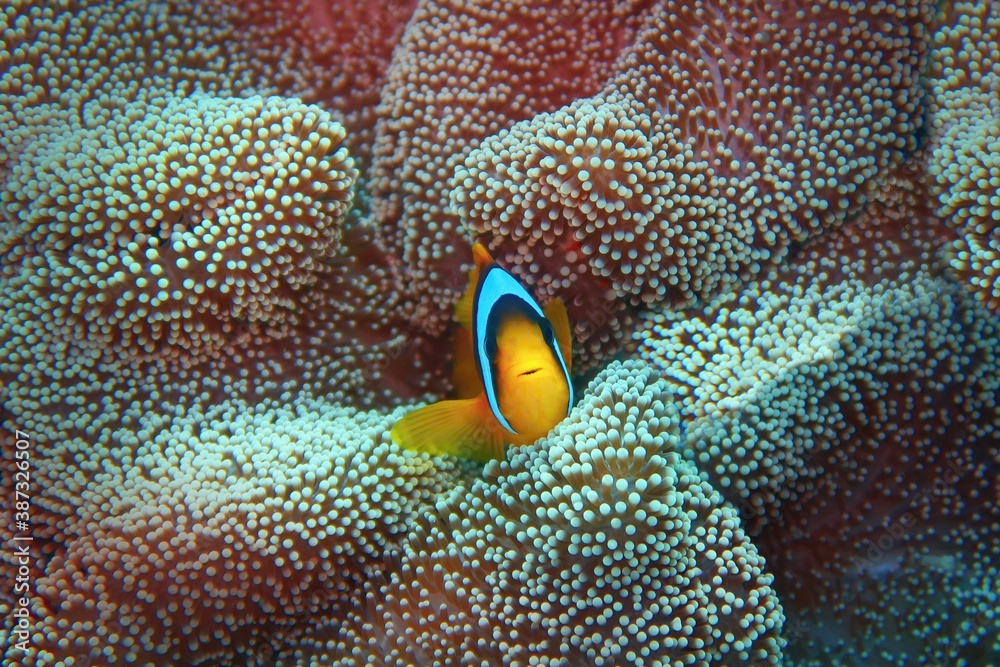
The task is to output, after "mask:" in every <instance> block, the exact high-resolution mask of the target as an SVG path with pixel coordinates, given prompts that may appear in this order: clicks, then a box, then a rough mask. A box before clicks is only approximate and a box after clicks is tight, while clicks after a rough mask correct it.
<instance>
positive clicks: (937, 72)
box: [926, 2, 1000, 312]
mask: <svg viewBox="0 0 1000 667" xmlns="http://www.w3.org/2000/svg"><path fill="white" fill-rule="evenodd" d="M940 22H941V27H940V28H939V29H938V30H937V32H936V33H935V35H934V47H933V49H932V51H931V56H930V58H929V61H930V62H929V70H930V71H929V73H928V78H929V80H930V81H929V83H928V88H929V96H928V101H929V104H928V116H929V119H930V120H929V126H930V127H929V135H930V136H929V141H928V146H927V150H926V155H927V167H926V169H927V173H928V175H929V176H930V179H929V180H930V183H931V186H932V187H931V194H932V195H933V196H934V197H935V199H936V202H935V204H936V206H937V213H938V215H940V216H941V217H942V218H943V219H944V221H945V222H946V223H947V224H948V225H950V226H951V227H953V228H955V229H956V231H957V232H958V238H957V239H956V240H955V241H954V242H953V244H952V247H951V265H952V267H953V268H954V269H955V270H956V271H957V272H958V273H959V274H960V275H961V276H962V277H963V278H964V279H965V280H966V281H967V283H968V285H969V287H970V289H972V290H973V291H974V292H975V293H976V295H977V297H978V298H979V299H980V300H981V301H982V302H983V303H984V304H985V305H986V307H987V308H990V309H991V310H993V311H994V312H1000V214H998V213H997V210H998V206H1000V160H998V158H997V155H998V153H1000V53H998V50H997V44H998V42H1000V3H998V2H953V3H948V4H947V7H946V9H945V10H944V15H943V16H942V18H941V20H940Z"/></svg>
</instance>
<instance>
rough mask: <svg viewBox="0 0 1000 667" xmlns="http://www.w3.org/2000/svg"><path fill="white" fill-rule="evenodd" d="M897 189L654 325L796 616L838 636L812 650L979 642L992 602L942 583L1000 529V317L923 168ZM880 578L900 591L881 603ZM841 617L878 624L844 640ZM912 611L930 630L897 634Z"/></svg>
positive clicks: (976, 577) (864, 654)
mask: <svg viewBox="0 0 1000 667" xmlns="http://www.w3.org/2000/svg"><path fill="white" fill-rule="evenodd" d="M878 192H879V194H878V199H876V200H875V201H873V202H872V203H870V204H869V205H868V206H867V207H866V209H865V210H863V211H862V214H861V215H860V216H858V217H857V218H856V219H854V220H852V221H851V223H849V224H848V225H847V226H845V227H844V228H843V229H842V230H840V231H838V232H834V233H830V234H827V235H826V236H824V237H822V238H821V239H818V240H816V241H814V242H811V243H808V244H805V245H804V246H803V247H801V248H798V249H796V250H795V251H794V252H793V254H791V255H790V256H789V258H788V259H787V261H786V263H785V264H784V266H783V267H782V268H781V269H776V270H773V271H771V272H770V273H769V274H768V275H766V276H764V277H762V278H760V279H758V280H756V281H753V282H751V283H749V284H748V285H747V286H746V287H745V288H743V289H742V290H740V291H739V292H737V293H734V294H732V295H729V296H725V297H720V298H719V299H717V300H715V301H713V302H712V303H711V304H709V305H708V306H706V307H705V308H704V309H700V310H691V311H678V312H665V313H661V314H657V315H653V316H650V317H648V319H647V320H646V322H645V324H644V326H643V327H642V328H641V329H640V332H639V333H637V342H638V347H637V352H638V354H639V356H640V357H643V358H647V359H649V360H651V361H652V362H653V363H654V364H655V365H656V366H657V367H658V368H660V369H661V370H662V371H663V372H664V373H665V375H666V377H667V378H668V381H669V382H670V384H671V386H672V388H673V389H674V391H675V392H676V394H677V395H678V397H679V398H678V406H679V409H680V414H681V420H682V423H684V424H685V434H686V437H685V440H684V447H685V450H686V452H687V456H688V457H689V458H690V459H691V460H693V461H695V462H696V464H697V465H698V466H699V468H700V469H702V470H704V471H705V472H706V473H707V474H708V478H709V480H710V481H712V482H713V484H715V485H716V486H717V488H719V489H720V490H722V492H723V494H724V495H725V496H726V497H727V499H728V500H730V501H731V502H733V503H734V504H736V505H737V506H738V507H740V509H741V516H742V518H743V519H744V521H745V523H746V525H747V530H748V532H749V533H750V534H751V535H752V536H754V538H755V544H756V545H757V546H758V547H759V548H760V549H761V551H762V553H763V554H764V555H765V557H766V558H767V559H768V562H769V564H771V566H772V567H773V568H774V571H775V572H776V583H775V589H776V590H777V591H778V593H779V595H780V596H781V599H782V601H783V603H785V604H786V605H787V609H786V611H787V612H788V613H789V614H790V618H792V619H794V621H793V623H792V624H791V625H792V626H793V627H801V626H804V625H809V624H811V627H813V628H814V629H815V632H816V633H817V634H819V635H820V636H821V637H824V638H825V639H822V640H821V639H817V638H814V639H812V641H811V642H809V643H808V644H807V643H806V642H805V641H802V644H803V645H802V646H799V647H798V649H795V648H790V650H789V653H790V654H791V655H792V656H794V657H796V658H797V659H802V657H803V655H804V653H803V651H804V650H805V649H806V647H807V646H808V647H810V648H811V649H813V650H814V651H815V650H816V647H817V646H818V647H822V648H821V650H820V651H819V653H820V654H821V655H825V658H824V660H834V658H835V657H837V656H840V657H837V659H838V660H843V662H840V663H838V664H865V663H866V661H867V660H870V659H872V657H873V656H875V655H879V654H880V651H884V650H887V649H888V647H892V649H893V650H894V651H896V652H898V653H899V654H901V655H909V656H910V657H911V659H915V660H917V659H919V660H923V661H926V660H929V659H931V658H935V659H938V658H941V657H942V656H945V657H946V658H947V656H952V657H955V656H960V655H961V656H964V655H970V653H968V651H972V653H971V654H974V652H975V650H977V649H976V648H975V647H974V646H973V645H974V644H975V643H976V642H977V641H978V640H976V639H971V638H968V637H966V636H965V635H964V634H963V632H962V631H961V629H960V628H961V623H962V619H964V618H971V617H972V616H975V612H971V613H970V611H969V610H965V611H964V612H962V613H959V610H960V605H950V604H936V603H931V601H933V600H934V599H935V597H944V598H947V599H951V600H960V599H963V598H964V597H965V596H974V595H975V590H976V587H977V586H980V585H986V584H985V582H986V581H988V580H989V577H990V576H991V575H990V574H989V573H990V569H991V568H990V567H989V566H988V564H987V562H988V561H987V560H985V557H986V555H987V554H989V553H990V552H991V551H992V550H993V549H995V548H996V547H997V546H1000V542H998V538H1000V534H998V533H997V532H996V530H995V525H997V524H996V521H997V518H998V516H997V510H996V507H997V505H996V502H995V500H994V498H995V495H996V489H995V488H994V487H995V484H994V482H993V481H990V480H994V481H995V479H996V475H997V472H998V468H997V459H996V456H997V449H996V447H997V436H998V433H1000V403H998V401H997V390H998V388H1000V326H998V325H997V323H996V322H995V321H993V320H991V318H990V317H989V315H988V314H987V313H985V312H982V310H981V309H979V308H977V307H976V306H975V304H972V303H970V302H969V300H967V299H964V298H963V295H962V293H961V292H960V291H959V290H958V288H957V287H956V286H955V285H954V284H952V283H949V282H948V281H947V280H945V279H944V278H943V277H942V276H941V275H940V273H941V272H940V267H939V266H938V265H937V263H936V259H935V257H936V254H935V253H936V249H937V246H938V245H939V244H940V243H942V240H941V239H940V238H939V237H938V230H937V229H936V228H935V222H936V221H935V220H934V219H933V218H932V217H931V216H930V215H929V213H928V212H927V211H926V209H925V208H923V206H922V203H923V201H924V198H925V194H924V193H923V192H922V190H921V189H920V188H919V186H916V185H915V184H914V183H913V182H912V181H911V180H910V179H908V178H907V177H906V175H905V174H900V175H898V176H897V178H895V179H894V180H890V181H889V182H887V183H883V184H882V188H881V189H880V190H879V191H878ZM887 213H889V214H888V215H887ZM886 538H887V539H888V544H886V543H885V539H886ZM875 544H881V545H882V546H881V547H878V548H875V549H874V552H875V554H876V555H875V556H872V555H871V554H872V553H873V547H872V545H875ZM967 545H974V546H971V547H970V546H967ZM979 545H983V546H982V548H980V547H979ZM942 559H944V560H942ZM952 571H954V572H966V573H967V574H968V576H969V579H968V580H964V579H963V578H962V577H961V576H957V575H956V576H952V574H951V572H952ZM887 573H888V574H887ZM977 581H978V582H981V583H980V584H976V583H975V582H977ZM922 585H925V586H926V587H925V588H924V589H921V586H922ZM879 589H884V590H885V591H893V594H892V595H891V596H889V597H890V598H891V599H896V600H899V603H898V604H896V605H894V606H892V607H884V606H881V605H879V604H878V603H876V602H875V601H876V600H877V599H878V598H877V593H876V591H878V590H879ZM918 591H920V593H919V594H917V592H918ZM904 593H905V595H904ZM887 595H888V593H887ZM800 612H801V614H802V616H799V613H800ZM806 619H809V620H808V621H807V620H806ZM948 619H950V620H948ZM796 624H798V625H796ZM839 626H850V627H853V628H854V630H853V632H854V633H855V635H856V636H857V635H860V637H859V639H858V642H857V643H854V642H849V643H846V644H845V646H846V648H845V647H843V646H842V647H840V648H837V644H838V641H837V640H836V637H837V635H838V633H839V631H837V630H836V628H838V627H839ZM942 626H943V627H944V628H946V629H945V630H944V631H943V632H942V631H941V630H940V628H941V627H942ZM902 628H921V629H920V630H919V631H918V630H916V629H907V630H906V631H905V634H906V635H907V636H909V635H910V634H915V635H916V636H915V637H914V638H913V640H912V641H911V642H908V645H907V646H905V647H899V646H895V645H894V638H895V634H894V632H895V631H896V630H897V629H898V631H899V632H903V630H902ZM931 628H938V630H933V631H932V630H931ZM997 630H998V628H996V627H994V628H992V630H990V632H992V633H994V636H996V635H995V633H996V632H997ZM796 634H797V638H798V639H801V638H802V636H803V635H804V634H805V631H799V632H797V633H796ZM983 634H984V635H985V634H988V633H987V630H986V629H985V628H984V629H983ZM789 641H790V643H792V644H794V643H795V642H794V640H793V639H792V637H789ZM824 644H828V645H826V646H824ZM939 644H940V645H945V646H946V650H944V652H941V653H938V652H937V651H940V650H941V647H940V646H939ZM970 646H972V648H969V647H970ZM823 651H829V652H827V653H823ZM949 651H950V652H949ZM851 652H853V657H850V659H848V658H847V657H846V656H844V655H840V654H841V653H845V654H850V653H851ZM813 655H814V656H815V655H816V652H814V653H813Z"/></svg>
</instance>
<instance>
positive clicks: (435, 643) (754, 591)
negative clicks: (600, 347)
mask: <svg viewBox="0 0 1000 667" xmlns="http://www.w3.org/2000/svg"><path fill="white" fill-rule="evenodd" d="M670 400H671V399H670V395H669V393H668V391H667V386H666V384H665V383H664V382H663V381H662V380H658V379H656V377H655V374H654V373H652V372H651V371H650V369H649V368H647V367H646V366H645V365H644V364H640V363H636V362H626V363H625V364H618V363H614V364H612V365H611V366H610V367H608V368H607V369H605V370H604V371H602V372H601V373H600V374H599V375H598V377H597V378H596V379H595V380H594V381H593V382H592V383H591V384H590V386H589V388H588V389H587V392H586V396H585V398H584V399H583V401H582V402H581V403H580V405H578V406H577V407H576V408H575V409H574V411H573V413H572V414H571V415H570V417H569V418H568V419H567V420H566V421H565V422H563V423H562V424H561V425H560V426H559V427H557V428H556V429H555V430H553V432H552V433H551V434H550V435H549V436H548V437H547V438H544V439H542V440H540V441H539V442H537V443H535V444H534V445H530V446H525V447H520V448H516V449H515V450H514V451H513V454H512V455H511V456H510V457H509V458H508V460H507V461H504V462H494V463H492V464H490V465H489V466H488V467H487V468H486V470H485V471H484V479H482V480H479V481H477V482H475V483H474V484H472V486H471V487H470V488H468V489H466V488H458V489H456V490H455V491H454V492H453V493H451V494H450V495H449V496H447V497H446V498H444V499H442V500H440V501H439V502H438V503H437V505H436V508H435V509H436V512H434V513H432V514H430V515H428V516H426V517H425V518H424V519H423V520H422V521H421V522H420V523H419V524H418V525H417V527H416V528H415V529H414V531H413V533H412V534H411V535H410V537H409V539H407V540H406V542H405V543H404V544H403V547H402V551H401V553H400V554H399V555H398V557H395V558H394V559H393V562H394V564H395V567H394V568H393V569H392V570H391V571H390V572H389V573H388V575H387V577H386V579H385V580H384V581H381V580H379V579H375V580H372V581H373V582H375V583H369V584H368V586H367V588H366V590H367V599H368V604H367V606H366V607H365V608H364V609H363V610H361V611H352V612H351V613H350V616H349V620H348V623H347V624H346V626H345V627H344V628H342V629H341V630H340V632H339V634H338V633H334V635H333V636H332V637H324V636H323V635H320V636H318V637H312V638H311V641H307V642H306V643H305V644H304V646H303V648H301V649H300V653H301V654H302V656H301V657H302V658H304V657H305V656H307V655H308V654H309V653H310V649H312V653H313V655H312V656H311V664H337V665H396V664H399V665H402V664H411V665H412V664H440V665H460V664H462V665H465V664H473V663H475V664H491V665H499V664H508V663H514V662H516V663H520V662H527V661H529V660H530V661H540V662H543V663H545V664H549V663H552V664H556V663H558V664H562V663H565V662H568V663H569V664H574V665H612V664H633V665H647V664H648V665H653V664H657V665H659V664H670V665H682V664H684V665H687V664H696V665H707V664H716V663H720V662H724V661H727V660H732V659H736V660H738V661H739V662H740V664H777V663H778V661H779V660H780V657H781V645H782V642H781V640H780V639H779V634H778V633H779V632H780V628H781V622H782V614H781V608H780V606H779V605H778V603H777V600H776V599H775V597H774V595H773V593H772V591H771V588H770V580H771V576H770V575H769V574H766V573H765V572H764V571H763V565H764V563H763V561H762V560H761V559H760V557H759V556H758V555H757V553H756V551H755V550H754V548H753V547H752V545H750V543H749V542H748V541H747V540H746V537H745V536H744V534H743V531H742V530H741V529H740V526H739V519H738V518H737V516H736V514H735V512H734V511H733V510H732V509H731V508H728V507H726V506H724V505H722V504H720V501H721V497H720V496H719V494H718V493H717V492H716V491H714V490H713V489H712V488H711V487H710V486H709V485H708V484H706V483H705V482H703V481H701V480H700V479H699V477H698V473H697V470H695V469H694V468H693V467H692V466H691V465H690V464H687V463H685V462H684V461H683V460H681V458H680V457H679V455H678V453H677V451H676V445H677V440H678V431H677V414H676V412H675V411H674V410H673V408H672V407H671V404H670ZM602 628H604V629H602ZM612 628H613V629H612Z"/></svg>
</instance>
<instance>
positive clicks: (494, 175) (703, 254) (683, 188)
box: [452, 0, 933, 321]
mask: <svg viewBox="0 0 1000 667" xmlns="http://www.w3.org/2000/svg"><path fill="white" fill-rule="evenodd" d="M932 5H933V3H928V2H922V1H920V0H912V1H906V2H899V3H868V4H865V5H864V6H863V7H855V6H853V5H852V6H850V7H846V6H839V5H838V3H836V2H823V3H816V4H814V5H813V6H812V8H811V10H810V11H798V8H799V5H797V4H794V3H773V4H768V5H761V4H760V3H751V2H728V1H726V2H723V1H709V2H700V1H699V2H694V3H679V2H664V3H661V4H660V5H659V6H658V7H657V9H656V10H655V11H652V12H650V13H649V15H648V16H647V17H646V19H645V21H644V23H643V25H642V27H641V28H640V30H639V32H638V35H637V37H636V41H635V43H634V44H633V45H632V46H631V47H630V48H629V49H628V51H627V52H626V54H625V55H624V56H623V57H622V59H621V60H620V61H619V62H618V63H617V64H616V73H615V76H613V77H612V78H611V80H610V81H609V82H608V84H607V85H606V87H605V89H604V91H602V92H601V94H599V95H598V96H596V97H594V98H591V99H583V100H578V101H576V102H574V103H572V104H570V105H569V106H567V107H565V108H563V109H560V110H558V111H555V112H551V113H543V114H539V115H538V116H536V117H534V118H532V119H530V120H526V121H522V122H520V123H518V124H516V125H514V126H513V127H512V128H510V129H509V130H502V131H501V132H499V133H498V134H496V135H495V136H492V137H489V138H487V139H485V140H484V141H483V143H482V144H481V145H480V146H479V147H478V148H477V149H476V150H474V151H472V152H471V153H469V155H468V157H467V158H466V159H465V161H464V164H462V165H461V166H460V168H459V169H458V170H457V171H456V172H455V176H454V179H453V184H454V187H455V191H454V193H453V195H452V201H453V204H454V206H455V207H456V209H457V210H458V211H460V212H461V214H462V217H463V220H464V221H465V222H466V224H467V225H468V226H469V227H470V228H471V229H472V230H473V231H475V232H477V233H480V234H487V235H491V236H492V238H493V239H494V243H493V244H492V245H491V246H490V248H491V250H493V251H494V252H495V253H496V254H497V255H498V257H499V258H501V259H503V258H507V257H509V258H511V259H512V260H513V258H514V257H516V256H520V257H524V256H527V255H530V256H531V260H525V261H523V262H519V263H516V264H515V266H516V267H519V268H520V269H521V270H522V272H523V273H524V274H526V275H530V276H532V278H533V279H534V280H536V281H538V282H540V283H542V285H543V287H542V288H541V289H542V291H543V292H545V293H548V294H551V295H555V296H562V297H563V298H564V300H566V301H567V303H569V304H570V319H571V320H572V321H577V320H585V319H586V317H587V313H588V311H590V310H592V309H593V305H592V304H589V303H588V304H587V307H585V308H580V309H574V308H573V305H574V298H573V296H574V295H576V294H578V293H580V292H587V291H596V292H598V293H599V294H602V295H604V296H603V298H604V300H605V301H606V302H613V301H631V302H632V303H633V304H636V305H642V304H658V303H662V304H668V305H671V306H675V307H679V306H689V305H692V304H693V303H695V302H696V301H698V300H704V299H707V298H710V297H712V296H714V295H716V294H719V293H723V292H725V291H726V290H727V289H730V288H732V287H733V286H734V285H735V284H737V283H739V282H742V281H745V280H747V279H748V278H750V277H752V276H754V275H756V274H757V273H758V272H759V271H761V269H762V267H764V266H766V265H767V263H768V260H772V261H773V260H777V259H780V258H781V257H782V256H783V255H784V254H785V253H786V251H787V248H788V245H789V243H790V242H792V241H801V240H803V239H805V238H808V237H810V236H815V235H816V234H819V233H821V232H822V231H823V230H825V229H828V228H830V227H832V226H836V225H837V224H839V223H840V222H841V221H843V219H844V217H845V215H846V214H848V213H850V212H851V211H853V210H856V209H857V207H858V204H859V201H860V198H861V196H862V195H863V192H864V188H863V187H861V184H863V183H864V182H865V181H866V180H868V179H869V178H870V177H871V176H873V175H874V174H876V173H878V172H880V171H884V170H885V169H886V168H887V167H889V166H890V165H892V164H893V163H895V162H898V160H899V159H900V156H901V154H902V153H901V151H902V149H905V148H907V147H912V146H913V145H914V139H913V133H914V131H915V130H916V129H917V127H918V125H919V114H918V113H917V103H918V101H919V99H920V89H919V82H918V74H919V71H920V68H919V65H920V63H921V56H922V54H923V52H924V50H925V47H924V39H923V33H924V24H925V23H926V22H927V21H928V19H929V13H930V10H931V9H932ZM876 119H877V120H876ZM608 287H610V289H608ZM604 309H605V310H609V311H613V310H615V307H614V306H611V305H606V306H605V307H604Z"/></svg>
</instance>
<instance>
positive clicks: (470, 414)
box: [390, 395, 504, 462]
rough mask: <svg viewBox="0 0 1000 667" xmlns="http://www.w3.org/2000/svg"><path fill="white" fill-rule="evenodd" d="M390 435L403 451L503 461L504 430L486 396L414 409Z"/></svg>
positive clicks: (398, 423)
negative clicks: (491, 409)
mask: <svg viewBox="0 0 1000 667" xmlns="http://www.w3.org/2000/svg"><path fill="white" fill-rule="evenodd" d="M390 436H391V437H392V439H393V441H394V442H395V443H396V444H398V445H399V446H400V447H403V448H404V449H409V450H411V451H415V452H426V453H427V454H431V455H435V456H439V455H445V454H446V455H449V456H458V457H462V458H468V459H474V460H476V461H482V462H486V461H489V460H491V459H502V458H504V443H503V428H502V427H501V426H500V424H499V423H498V422H497V420H496V418H495V417H494V416H493V414H492V413H491V412H490V407H489V404H488V403H487V402H486V399H485V397H484V396H483V395H479V396H477V397H476V398H469V399H465V400H459V401H441V402H440V403H434V404H433V405H428V406H426V407H423V408H420V409H418V410H414V411H413V412H411V413H409V414H407V415H405V416H404V417H403V418H402V419H400V420H399V421H398V422H396V425H395V426H394V427H393V429H392V431H391V433H390Z"/></svg>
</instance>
